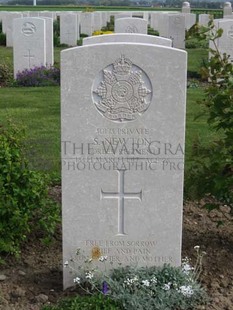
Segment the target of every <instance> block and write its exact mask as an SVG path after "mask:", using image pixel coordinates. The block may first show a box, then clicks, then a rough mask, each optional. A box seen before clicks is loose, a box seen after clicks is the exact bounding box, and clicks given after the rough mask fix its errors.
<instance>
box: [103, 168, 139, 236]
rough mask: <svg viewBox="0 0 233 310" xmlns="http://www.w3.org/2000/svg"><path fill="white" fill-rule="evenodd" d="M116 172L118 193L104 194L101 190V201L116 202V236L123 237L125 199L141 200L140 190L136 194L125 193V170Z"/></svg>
mask: <svg viewBox="0 0 233 310" xmlns="http://www.w3.org/2000/svg"><path fill="white" fill-rule="evenodd" d="M117 172H118V191H117V192H104V191H103V190H102V189H101V194H100V198H101V199H117V200H118V232H117V235H118V236H122V235H125V232H124V211H125V207H124V205H125V199H139V200H140V201H141V200H142V190H141V191H140V192H138V193H126V192H125V170H117Z"/></svg>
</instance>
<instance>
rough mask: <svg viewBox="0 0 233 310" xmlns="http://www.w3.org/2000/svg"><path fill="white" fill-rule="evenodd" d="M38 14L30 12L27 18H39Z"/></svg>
mask: <svg viewBox="0 0 233 310" xmlns="http://www.w3.org/2000/svg"><path fill="white" fill-rule="evenodd" d="M39 14H40V13H39V12H38V11H31V12H29V17H39Z"/></svg>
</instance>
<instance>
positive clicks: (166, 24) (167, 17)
mask: <svg viewBox="0 0 233 310" xmlns="http://www.w3.org/2000/svg"><path fill="white" fill-rule="evenodd" d="M161 24H162V26H161V28H160V29H159V34H160V36H162V37H165V38H169V39H172V41H173V47H176V48H185V17H184V15H183V14H175V13H174V14H163V20H162V21H161Z"/></svg>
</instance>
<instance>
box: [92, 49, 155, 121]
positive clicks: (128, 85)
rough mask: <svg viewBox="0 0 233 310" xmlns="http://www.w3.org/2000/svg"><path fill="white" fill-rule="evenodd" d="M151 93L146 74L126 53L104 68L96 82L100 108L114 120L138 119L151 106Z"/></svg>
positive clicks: (95, 101)
mask: <svg viewBox="0 0 233 310" xmlns="http://www.w3.org/2000/svg"><path fill="white" fill-rule="evenodd" d="M101 76H103V80H101ZM151 97H152V86H151V83H150V80H149V78H148V76H147V74H146V73H145V72H143V70H142V69H140V68H139V67H138V66H136V65H135V64H133V63H132V61H131V60H130V59H128V58H126V57H125V56H124V55H122V56H121V57H120V58H118V59H117V60H116V61H115V62H114V63H113V64H111V65H110V66H108V67H106V68H105V69H104V70H102V71H101V72H100V74H99V75H98V76H97V78H96V79H95V81H94V84H93V101H94V103H95V105H96V107H97V109H98V111H99V112H100V113H101V114H102V115H103V116H105V117H106V118H108V119H110V120H112V121H115V122H126V121H133V120H135V119H136V118H137V117H138V116H140V115H142V114H143V113H144V112H145V111H146V110H147V109H148V107H149V105H150V102H151Z"/></svg>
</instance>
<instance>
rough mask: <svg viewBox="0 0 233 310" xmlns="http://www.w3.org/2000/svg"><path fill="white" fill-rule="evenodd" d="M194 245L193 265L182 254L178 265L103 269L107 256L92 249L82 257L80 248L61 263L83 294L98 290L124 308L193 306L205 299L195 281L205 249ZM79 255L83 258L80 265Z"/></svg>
mask: <svg viewBox="0 0 233 310" xmlns="http://www.w3.org/2000/svg"><path fill="white" fill-rule="evenodd" d="M194 249H195V250H196V252H197V254H196V255H197V256H196V263H195V267H192V266H191V265H190V259H188V258H185V259H184V260H183V261H182V265H181V267H172V266H170V265H166V264H165V265H163V266H162V267H156V266H153V267H141V268H139V267H134V266H127V267H120V268H115V269H112V270H110V271H108V272H106V270H107V269H108V268H107V266H106V265H105V264H106V261H107V260H108V257H107V256H101V253H100V252H99V251H96V253H94V255H92V257H91V258H88V257H85V256H84V257H83V253H82V250H81V249H77V251H76V253H75V256H74V257H71V258H70V259H69V261H66V262H65V263H64V267H65V268H69V269H70V271H71V273H73V274H74V275H75V277H74V278H73V281H74V283H76V284H77V285H78V287H79V288H80V289H82V290H83V291H85V292H86V293H87V294H90V293H92V292H94V293H95V292H96V291H98V292H102V294H103V295H107V296H109V297H110V298H111V299H112V300H115V301H116V302H117V303H118V305H120V306H121V308H122V309H124V310H135V309H137V310H144V309H146V310H154V309H156V310H164V309H166V310H174V309H179V310H182V309H183V310H185V309H196V306H197V305H201V304H203V303H205V302H206V293H205V291H204V290H203V289H202V288H201V286H200V284H199V283H198V282H197V280H198V279H199V277H200V274H201V272H202V262H203V257H204V255H205V254H206V253H205V252H203V251H201V250H200V247H199V246H195V247H194ZM79 255H81V257H82V259H83V258H85V261H84V262H83V264H82V265H80V263H79V262H80V260H79V259H78V256H79ZM97 257H98V259H97ZM101 264H103V265H102V267H101Z"/></svg>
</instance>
